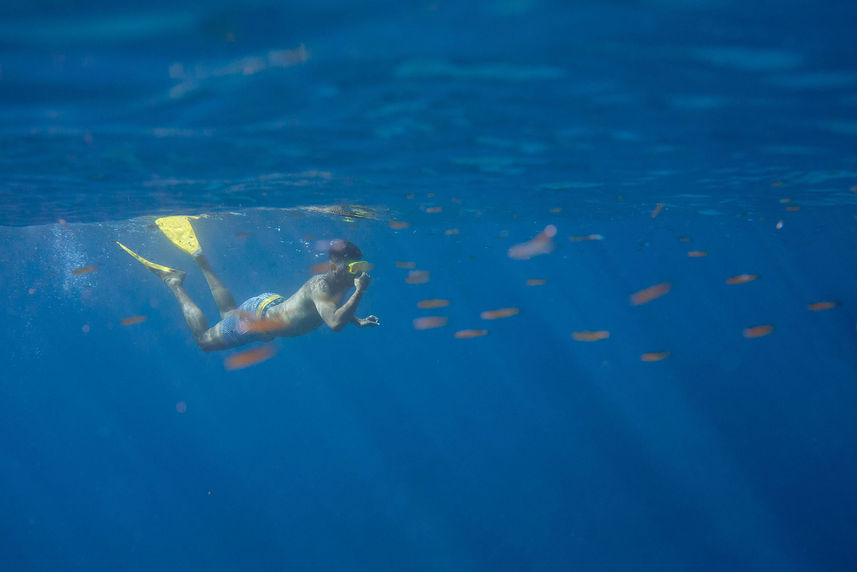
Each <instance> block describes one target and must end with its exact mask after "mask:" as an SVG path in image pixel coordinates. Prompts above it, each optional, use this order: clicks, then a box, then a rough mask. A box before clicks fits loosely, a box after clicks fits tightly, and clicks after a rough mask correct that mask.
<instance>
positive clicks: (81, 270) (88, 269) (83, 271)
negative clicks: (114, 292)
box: [71, 264, 98, 276]
mask: <svg viewBox="0 0 857 572" xmlns="http://www.w3.org/2000/svg"><path fill="white" fill-rule="evenodd" d="M96 270H98V265H97V264H93V265H92V266H84V267H83V268H76V269H75V270H72V271H71V273H72V274H74V275H75V276H80V275H81V274H89V273H90V272H95V271H96Z"/></svg>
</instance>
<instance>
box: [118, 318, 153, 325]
mask: <svg viewBox="0 0 857 572" xmlns="http://www.w3.org/2000/svg"><path fill="white" fill-rule="evenodd" d="M146 320H147V318H146V316H129V317H127V318H122V319H121V320H119V323H120V324H122V325H123V326H130V325H132V324H139V323H140V322H145V321H146Z"/></svg>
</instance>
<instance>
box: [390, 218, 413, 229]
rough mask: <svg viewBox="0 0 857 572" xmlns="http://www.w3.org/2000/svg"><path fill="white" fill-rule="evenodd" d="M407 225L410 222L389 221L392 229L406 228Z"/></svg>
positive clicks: (409, 224)
mask: <svg viewBox="0 0 857 572" xmlns="http://www.w3.org/2000/svg"><path fill="white" fill-rule="evenodd" d="M409 226H411V223H409V222H404V221H400V220H391V221H390V228H392V229H393V230H402V229H403V228H408V227H409Z"/></svg>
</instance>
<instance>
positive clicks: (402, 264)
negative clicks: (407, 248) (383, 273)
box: [396, 260, 417, 268]
mask: <svg viewBox="0 0 857 572" xmlns="http://www.w3.org/2000/svg"><path fill="white" fill-rule="evenodd" d="M416 267H417V263H416V262H403V261H401V260H397V261H396V268H416Z"/></svg>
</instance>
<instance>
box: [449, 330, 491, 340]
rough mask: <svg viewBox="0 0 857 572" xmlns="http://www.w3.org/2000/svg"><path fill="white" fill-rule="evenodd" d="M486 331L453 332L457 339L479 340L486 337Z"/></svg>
mask: <svg viewBox="0 0 857 572" xmlns="http://www.w3.org/2000/svg"><path fill="white" fill-rule="evenodd" d="M487 335H488V330H459V331H457V332H455V337H456V338H458V339H463V338H479V337H481V336H487Z"/></svg>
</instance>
